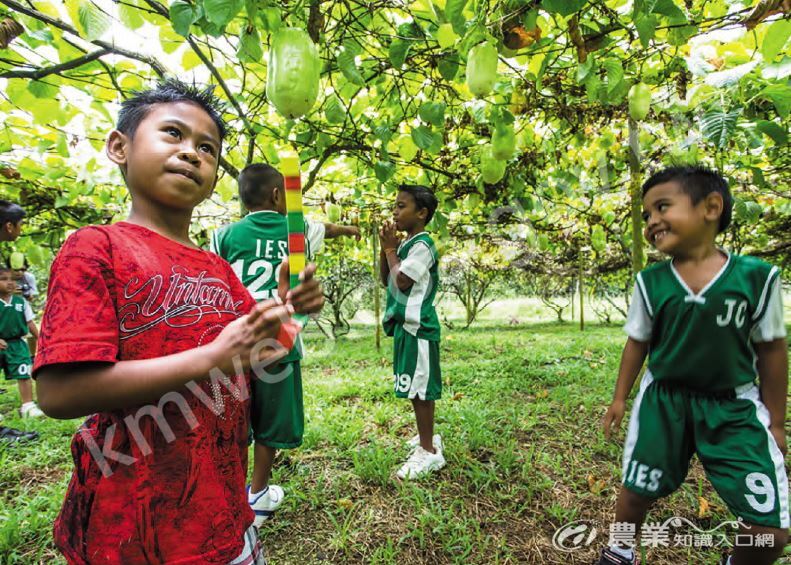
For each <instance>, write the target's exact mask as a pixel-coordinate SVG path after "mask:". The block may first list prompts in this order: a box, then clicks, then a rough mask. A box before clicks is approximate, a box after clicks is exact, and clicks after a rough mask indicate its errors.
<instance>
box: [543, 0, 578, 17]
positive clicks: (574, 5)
mask: <svg viewBox="0 0 791 565" xmlns="http://www.w3.org/2000/svg"><path fill="white" fill-rule="evenodd" d="M586 3H587V0H543V1H542V2H541V7H542V8H543V9H544V10H546V11H547V12H549V13H550V14H560V15H561V16H563V17H564V18H565V17H567V16H570V15H571V14H573V13H575V12H579V11H580V10H582V8H583V7H585V4H586Z"/></svg>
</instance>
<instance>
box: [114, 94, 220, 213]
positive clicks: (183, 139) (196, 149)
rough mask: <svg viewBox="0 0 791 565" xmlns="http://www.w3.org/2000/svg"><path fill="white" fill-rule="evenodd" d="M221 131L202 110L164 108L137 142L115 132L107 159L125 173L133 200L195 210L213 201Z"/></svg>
mask: <svg viewBox="0 0 791 565" xmlns="http://www.w3.org/2000/svg"><path fill="white" fill-rule="evenodd" d="M220 147H221V142H220V132H219V130H218V128H217V125H216V124H215V123H214V121H213V120H212V119H211V117H210V116H209V114H207V113H206V112H205V111H204V110H203V109H202V108H201V107H200V106H198V105H196V104H193V103H191V102H175V103H172V104H158V105H156V106H155V107H154V108H153V109H152V110H151V111H150V112H149V114H148V115H147V116H146V117H145V118H143V121H141V122H140V124H139V125H138V128H137V131H136V132H135V135H134V137H133V138H131V139H130V138H129V137H128V136H126V135H125V134H123V133H120V132H117V131H114V132H113V133H112V134H110V138H109V139H108V140H107V154H108V156H109V157H110V159H111V160H112V161H113V162H115V163H116V164H118V165H120V166H121V167H122V168H125V174H126V183H127V186H128V187H129V191H130V192H131V193H132V197H133V198H135V199H141V200H143V201H147V202H148V203H149V204H151V205H153V206H155V207H158V208H164V209H170V210H190V211H191V210H192V209H193V208H194V207H195V206H197V205H198V204H199V203H201V202H202V201H203V200H205V199H206V198H208V197H209V195H210V194H211V192H212V190H213V189H214V185H215V183H216V180H217V166H218V163H219V156H220Z"/></svg>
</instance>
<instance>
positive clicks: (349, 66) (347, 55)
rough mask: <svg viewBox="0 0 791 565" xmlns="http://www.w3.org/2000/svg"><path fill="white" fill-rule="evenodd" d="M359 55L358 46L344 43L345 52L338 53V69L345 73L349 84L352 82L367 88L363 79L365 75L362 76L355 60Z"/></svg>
mask: <svg viewBox="0 0 791 565" xmlns="http://www.w3.org/2000/svg"><path fill="white" fill-rule="evenodd" d="M357 53H358V47H357V45H355V44H354V43H351V42H347V43H344V45H343V50H342V51H341V52H340V53H338V56H337V61H338V68H339V69H340V70H341V72H342V73H343V76H345V77H346V78H347V79H348V80H349V82H352V83H354V84H356V85H358V86H365V79H364V78H363V75H361V74H360V71H359V69H358V68H357V63H356V62H355V60H354V58H355V56H356V55H357Z"/></svg>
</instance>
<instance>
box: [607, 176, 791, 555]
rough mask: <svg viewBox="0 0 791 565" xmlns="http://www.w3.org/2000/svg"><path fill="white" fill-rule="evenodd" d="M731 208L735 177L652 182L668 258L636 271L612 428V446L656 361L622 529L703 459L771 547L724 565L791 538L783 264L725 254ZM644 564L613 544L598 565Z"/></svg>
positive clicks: (659, 238)
mask: <svg viewBox="0 0 791 565" xmlns="http://www.w3.org/2000/svg"><path fill="white" fill-rule="evenodd" d="M732 202H733V201H732V198H731V194H730V191H729V189H728V184H727V182H726V181H725V179H724V178H722V176H721V175H720V174H718V173H716V172H714V171H710V170H708V169H705V168H702V167H674V168H670V169H667V170H665V171H661V172H659V173H657V174H655V175H653V176H652V177H651V178H649V179H648V180H647V181H646V183H645V184H644V185H643V218H644V220H645V223H646V226H645V237H646V239H647V240H648V241H649V242H650V243H651V245H653V246H654V247H656V248H657V249H658V250H659V251H661V252H663V253H665V254H667V255H669V256H670V259H669V260H667V261H663V262H661V263H657V264H655V265H652V266H650V267H648V268H646V269H645V270H643V271H642V272H640V273H639V274H638V275H637V284H636V285H635V290H634V298H633V300H632V303H631V305H630V308H629V313H628V317H627V321H626V326H625V330H626V333H627V334H628V336H629V338H628V339H627V342H626V346H625V347H624V351H623V355H622V357H621V367H620V370H619V373H618V382H617V384H616V386H615V395H614V399H613V401H612V404H611V405H610V407H609V408H608V410H607V413H606V415H605V416H604V418H603V421H602V423H603V427H604V433H605V435H606V436H607V437H609V435H610V431H611V428H612V427H613V426H616V427H617V426H618V425H619V424H620V422H621V419H622V418H623V415H624V412H625V409H626V408H625V406H626V399H627V397H628V396H629V392H630V391H631V389H632V385H633V384H634V381H635V379H636V378H637V375H638V374H639V372H640V369H641V367H642V366H643V362H644V361H645V359H646V357H648V369H647V371H646V372H645V374H644V375H643V379H642V381H641V383H640V390H639V392H638V394H637V398H636V399H635V401H634V405H633V407H632V415H631V419H630V421H629V430H628V434H627V438H626V444H625V448H624V456H623V486H622V487H621V491H620V494H619V496H618V503H617V506H616V511H615V521H616V522H618V523H622V524H627V525H629V526H630V529H631V528H634V530H633V531H635V532H636V533H637V532H639V531H640V527H641V525H642V523H643V520H644V519H645V516H646V513H647V511H648V508H649V507H650V505H651V504H652V503H653V502H654V501H655V500H657V499H659V498H662V497H665V496H667V495H669V494H671V493H672V492H674V491H675V490H676V489H678V488H679V487H680V486H681V484H682V483H683V482H684V479H685V477H686V475H687V471H688V467H689V461H690V458H691V457H692V455H693V454H697V456H698V458H699V459H700V461H701V463H702V464H703V467H704V469H705V471H706V475H707V476H708V478H709V480H710V481H711V483H712V485H713V486H714V488H715V489H716V490H717V492H718V493H719V495H720V497H721V498H722V499H723V500H724V501H725V503H726V504H727V505H728V508H730V510H731V512H733V513H734V514H735V515H736V516H738V517H739V518H740V519H743V521H744V526H743V527H742V530H741V531H740V532H739V533H740V534H746V535H749V536H752V539H753V540H755V539H756V536H758V535H761V536H769V537H770V538H771V540H772V542H773V543H772V544H771V547H768V545H769V544H763V543H761V544H749V545H748V544H745V545H738V546H737V547H736V548H735V550H734V552H733V555H731V556H730V557H729V558H728V559H727V561H725V562H727V563H729V564H730V565H764V564H769V563H773V562H774V560H775V559H777V557H778V556H779V555H780V554H781V553H782V551H783V546H784V545H785V544H786V541H787V539H788V527H789V516H788V478H787V476H786V473H785V467H784V463H783V456H784V453H785V451H786V439H785V431H784V426H785V414H786V394H787V389H788V352H787V347H788V346H787V343H786V339H785V336H786V330H785V324H784V323H783V306H782V300H781V285H780V276H779V270H778V268H777V267H772V266H771V265H768V264H766V263H764V262H762V261H760V260H758V259H755V258H753V257H743V256H738V255H734V254H729V253H728V252H726V251H725V250H723V249H721V248H718V247H717V246H716V245H715V240H716V237H717V235H718V234H719V233H720V232H722V231H724V230H725V229H726V228H727V227H728V224H729V223H730V219H731V208H732ZM756 378H758V380H759V384H758V385H756V384H755V379H756ZM762 539H763V538H762ZM750 545H752V546H750ZM634 560H635V555H634V550H633V548H632V547H625V546H622V545H618V544H615V545H613V546H611V547H609V548H607V549H605V550H604V551H603V552H602V556H601V559H600V561H599V563H600V564H603V565H612V564H615V565H624V564H629V563H634Z"/></svg>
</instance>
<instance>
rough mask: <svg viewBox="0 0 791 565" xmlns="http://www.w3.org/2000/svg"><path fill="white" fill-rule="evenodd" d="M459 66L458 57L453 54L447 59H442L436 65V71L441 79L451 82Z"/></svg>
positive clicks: (456, 54)
mask: <svg viewBox="0 0 791 565" xmlns="http://www.w3.org/2000/svg"><path fill="white" fill-rule="evenodd" d="M460 66H461V63H460V62H459V55H458V53H454V54H452V55H450V56H448V57H442V58H441V59H440V61H439V63H438V64H437V70H438V71H439V74H440V75H441V76H442V78H444V79H445V80H447V81H452V80H453V79H454V78H456V75H457V74H458V72H459V67H460Z"/></svg>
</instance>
